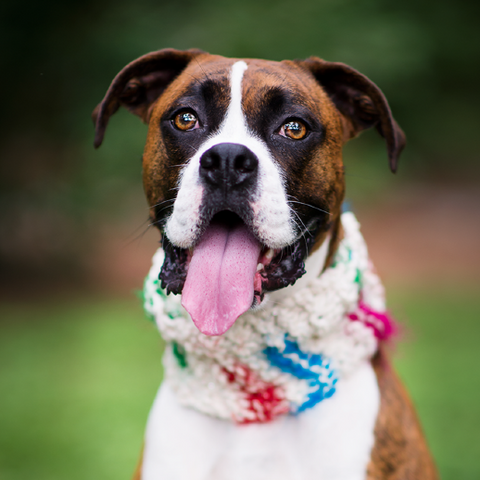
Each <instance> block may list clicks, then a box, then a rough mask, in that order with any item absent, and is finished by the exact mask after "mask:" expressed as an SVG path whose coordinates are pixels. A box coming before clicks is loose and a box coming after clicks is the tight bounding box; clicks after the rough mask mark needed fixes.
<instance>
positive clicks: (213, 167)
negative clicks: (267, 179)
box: [200, 143, 258, 189]
mask: <svg viewBox="0 0 480 480" xmlns="http://www.w3.org/2000/svg"><path fill="white" fill-rule="evenodd" d="M257 171H258V158H257V157H256V156H255V155H254V154H253V152H251V151H250V150H249V149H248V148H247V147H245V146H244V145H239V144H237V143H219V144H218V145H215V146H214V147H212V148H210V149H209V150H207V151H206V152H205V153H204V154H203V155H202V156H201V158H200V178H202V179H204V180H205V181H206V182H207V183H208V184H210V185H212V186H214V187H217V188H225V189H230V188H233V187H236V186H242V187H248V186H250V185H251V184H253V182H254V181H255V179H256V177H257Z"/></svg>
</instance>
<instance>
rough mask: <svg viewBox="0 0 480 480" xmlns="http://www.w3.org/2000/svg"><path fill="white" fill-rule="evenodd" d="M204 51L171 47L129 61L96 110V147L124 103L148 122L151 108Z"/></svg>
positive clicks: (93, 115)
mask: <svg viewBox="0 0 480 480" xmlns="http://www.w3.org/2000/svg"><path fill="white" fill-rule="evenodd" d="M202 53H205V52H203V51H201V50H186V51H181V50H174V49H173V48H167V49H164V50H159V51H158V52H152V53H147V54H146V55H143V56H142V57H140V58H137V60H134V61H133V62H131V63H129V64H128V65H127V66H126V67H125V68H123V70H121V71H120V73H119V74H118V75H117V76H116V77H115V78H114V79H113V82H112V83H111V85H110V88H109V89H108V91H107V93H106V95H105V98H104V99H103V100H102V101H101V103H99V104H98V105H97V107H96V108H95V110H94V111H93V113H92V119H93V122H94V124H95V141H94V145H95V148H98V147H99V146H100V145H101V144H102V141H103V137H104V135H105V130H106V128H107V125H108V121H109V119H110V117H111V116H112V115H113V114H114V113H115V112H116V111H117V110H118V108H119V107H120V106H123V107H125V108H126V109H127V110H129V111H130V112H132V113H134V114H135V115H138V116H139V117H140V118H141V119H142V120H143V121H144V122H145V123H147V122H148V120H149V117H150V113H151V110H150V107H151V106H152V104H153V103H154V102H155V100H156V99H157V98H158V97H159V96H160V95H161V94H162V93H163V91H164V90H165V89H166V88H167V86H168V85H169V83H170V82H172V80H173V79H174V78H175V77H177V76H178V75H179V74H180V73H181V72H182V70H184V69H185V67H186V66H187V65H188V64H189V62H190V61H191V60H192V59H193V58H195V57H196V56H198V55H200V54H202Z"/></svg>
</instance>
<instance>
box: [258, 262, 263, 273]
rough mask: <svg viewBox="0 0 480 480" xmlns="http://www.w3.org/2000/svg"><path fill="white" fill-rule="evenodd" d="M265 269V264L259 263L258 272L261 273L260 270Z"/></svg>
mask: <svg viewBox="0 0 480 480" xmlns="http://www.w3.org/2000/svg"><path fill="white" fill-rule="evenodd" d="M263 267H264V265H263V263H259V264H258V265H257V272H259V271H260V270H263Z"/></svg>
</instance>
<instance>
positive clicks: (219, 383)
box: [144, 212, 390, 423]
mask: <svg viewBox="0 0 480 480" xmlns="http://www.w3.org/2000/svg"><path fill="white" fill-rule="evenodd" d="M341 221H342V226H343V229H344V233H345V235H344V238H343V240H342V241H341V242H340V245H339V247H338V250H337V252H336V254H335V257H334V261H333V264H332V266H330V267H328V268H327V269H326V270H325V271H323V272H322V273H321V275H320V276H318V277H317V278H314V279H313V280H311V281H310V282H308V283H307V285H306V286H305V287H303V288H301V289H299V290H296V291H295V290H293V291H292V292H291V294H289V295H287V294H286V295H285V296H283V297H282V296H280V300H279V301H275V302H274V301H272V300H271V301H269V298H268V294H267V295H265V300H264V302H263V304H264V305H263V307H262V308H260V309H259V310H257V311H249V312H247V313H245V314H244V315H242V316H241V317H240V318H239V319H238V320H237V321H236V322H235V324H234V325H233V326H232V327H231V328H230V329H229V330H228V331H227V332H226V333H225V334H223V335H221V336H218V337H209V336H205V335H203V334H202V333H201V332H200V331H199V330H198V329H197V328H196V327H195V325H194V324H193V322H192V320H191V318H190V317H189V315H188V313H187V312H186V311H185V310H184V309H183V307H182V306H181V297H180V296H174V295H168V296H167V295H165V293H164V292H163V291H162V290H161V288H160V286H159V280H158V275H159V272H160V269H161V267H162V264H163V260H164V253H163V251H162V250H161V249H159V250H158V251H157V252H156V253H155V255H154V257H153V265H152V268H151V269H150V272H149V274H148V276H147V278H146V280H145V287H144V297H145V304H144V307H145V310H146V312H147V314H149V315H150V316H151V317H152V318H153V319H154V320H155V322H156V324H157V326H158V329H159V330H160V333H161V335H162V337H163V339H164V340H165V342H166V344H167V347H166V351H165V355H164V359H163V363H164V368H165V378H166V381H167V382H168V383H169V385H170V387H171V388H172V389H173V391H174V392H175V394H176V396H177V398H178V401H179V402H180V403H181V404H182V405H185V406H188V407H192V408H194V409H196V410H198V411H200V412H203V413H205V414H208V415H212V416H215V417H218V418H222V419H233V420H234V421H237V422H240V423H249V422H264V421H269V420H271V419H273V418H274V417H275V416H277V415H280V414H285V413H298V412H301V411H302V410H304V409H305V408H309V407H311V406H313V405H315V404H316V403H318V402H319V401H322V400H323V399H324V398H328V397H330V396H331V395H333V394H334V392H335V384H336V382H337V381H341V379H342V378H343V377H345V376H347V375H349V374H350V373H351V372H352V371H353V370H355V368H356V367H357V366H358V365H359V364H360V363H361V362H362V361H364V360H365V359H369V358H371V357H372V355H373V354H374V353H375V352H376V350H377V347H378V339H379V338H384V337H385V336H386V335H383V334H385V333H387V334H388V332H385V329H389V328H390V327H389V325H385V324H384V323H382V319H384V318H385V317H386V316H385V314H384V313H383V312H384V311H385V300H384V290H383V286H382V284H381V282H380V280H379V278H378V277H377V275H376V274H375V273H374V271H373V267H372V264H371V262H370V261H369V258H368V253H367V249H366V246H365V242H364V240H363V237H362V235H361V234H360V231H359V224H358V222H357V220H356V219H355V216H354V215H353V214H352V213H350V212H347V213H344V214H342V217H341ZM277 298H278V296H277ZM377 312H381V313H377ZM387 323H388V321H387ZM382 329H383V330H382Z"/></svg>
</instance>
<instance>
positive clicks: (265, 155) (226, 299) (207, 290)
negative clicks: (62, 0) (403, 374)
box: [93, 49, 437, 480]
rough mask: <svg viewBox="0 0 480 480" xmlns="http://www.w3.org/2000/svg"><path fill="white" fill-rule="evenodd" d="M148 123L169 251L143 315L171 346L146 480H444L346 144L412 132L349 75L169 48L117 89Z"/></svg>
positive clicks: (315, 65)
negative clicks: (348, 182) (347, 205)
mask: <svg viewBox="0 0 480 480" xmlns="http://www.w3.org/2000/svg"><path fill="white" fill-rule="evenodd" d="M120 106H123V107H125V108H126V109H128V110H129V111H131V112H132V113H134V114H135V115H137V116H139V117H140V118H141V119H142V120H143V122H145V123H147V124H148V136H147V141H146V146H145V151H144V155H143V182H144V187H145V192H146V196H147V199H148V202H149V204H150V207H151V210H150V211H151V215H150V216H151V222H152V224H154V225H155V226H157V227H158V229H159V231H160V233H161V245H162V249H161V250H160V251H159V252H158V253H157V254H156V256H155V257H154V265H153V267H152V271H151V273H150V276H149V277H148V278H147V283H146V296H147V297H148V299H147V302H146V308H147V311H150V313H151V314H152V315H153V316H154V317H155V319H156V322H157V325H158V326H159V328H160V330H161V333H162V335H163V337H164V339H165V341H166V343H167V348H166V352H165V356H164V367H165V378H166V379H165V382H164V383H163V384H162V386H161V388H160V391H159V393H158V396H157V398H156V400H155V403H154V406H153V408H152V411H151V414H150V418H149V421H148V426H147V433H146V437H145V446H144V451H143V456H142V461H141V462H140V465H139V468H138V471H137V472H136V474H135V478H136V479H142V480H160V479H161V480H186V479H188V480H197V479H198V480H203V479H209V480H215V479H218V480H236V479H242V480H246V479H248V480H253V479H273V478H275V479H285V480H287V479H291V480H303V479H307V478H308V479H318V480H327V479H328V480H361V479H367V480H380V479H389V480H407V479H411V480H413V479H422V480H431V479H435V478H437V474H436V471H435V467H434V465H433V462H432V460H431V456H430V453H429V451H428V448H427V446H426V443H425V440H424V437H423V434H422V432H421V428H420V426H419V423H418V421H417V417H416V415H415V412H414V409H413V407H412V404H411V403H410V400H409V399H408V396H407V394H406V393H405V390H404V389H403V387H402V385H401V383H400V382H399V380H398V379H397V377H396V375H395V373H394V372H393V371H392V369H391V368H390V366H389V362H388V360H387V358H386V354H385V352H384V348H383V347H382V343H383V340H385V339H386V338H387V337H388V335H389V334H390V333H391V331H392V326H391V324H390V323H389V319H388V317H387V313H386V312H385V309H384V304H383V303H382V291H381V284H380V283H379V281H378V278H377V277H376V276H375V273H374V271H373V269H372V267H371V264H370V262H369V261H368V256H367V253H366V249H365V246H364V244H363V240H362V238H361V235H360V233H359V231H358V223H357V222H356V220H355V219H354V217H353V214H351V213H343V214H342V211H341V210H342V201H343V198H344V191H345V179H344V167H343V163H342V147H343V145H344V144H345V142H347V141H348V140H349V139H351V138H353V137H355V136H356V135H357V134H359V133H360V132H361V131H362V130H364V129H367V128H370V127H375V128H376V129H377V131H378V132H379V133H380V135H381V136H382V137H383V138H384V139H385V142H386V146H387V152H388V158H389V164H390V169H391V170H392V171H393V172H395V171H396V169H397V161H398V157H399V155H400V152H401V151H402V149H403V147H404V144H405V137H404V134H403V132H402V130H401V129H400V127H399V126H398V125H397V123H396V122H395V120H394V119H393V117H392V114H391V111H390V108H389V105H388V103H387V100H386V99H385V97H384V95H383V94H382V92H381V91H380V89H379V88H378V87H377V86H376V85H375V84H374V83H372V82H371V81H370V80H369V79H368V78H366V77H365V76H364V75H362V74H361V73H359V72H358V71H356V70H354V69H353V68H351V67H349V66H347V65H344V64H342V63H332V62H327V61H324V60H321V59H320V58H316V57H311V58H309V59H307V60H301V61H300V60H295V61H289V60H285V61H282V62H272V61H266V60H255V59H229V58H224V57H221V56H216V55H210V54H208V53H205V52H203V51H200V50H188V51H178V50H173V49H165V50H160V51H158V52H153V53H149V54H147V55H144V56H142V57H140V58H139V59H137V60H135V61H133V62H132V63H130V64H129V65H127V66H126V67H125V68H124V69H123V70H121V72H120V73H119V74H118V75H117V76H116V77H115V79H114V80H113V82H112V84H111V86H110V88H109V89H108V91H107V94H106V96H105V98H104V99H103V100H102V102H101V103H100V104H99V105H98V107H97V108H96V109H95V111H94V114H93V118H94V122H95V128H96V135H95V147H99V146H100V144H101V143H102V141H103V137H104V133H105V129H106V127H107V124H108V121H109V118H110V116H111V115H113V114H114V113H115V112H116V111H117V109H118V108H119V107H120Z"/></svg>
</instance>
